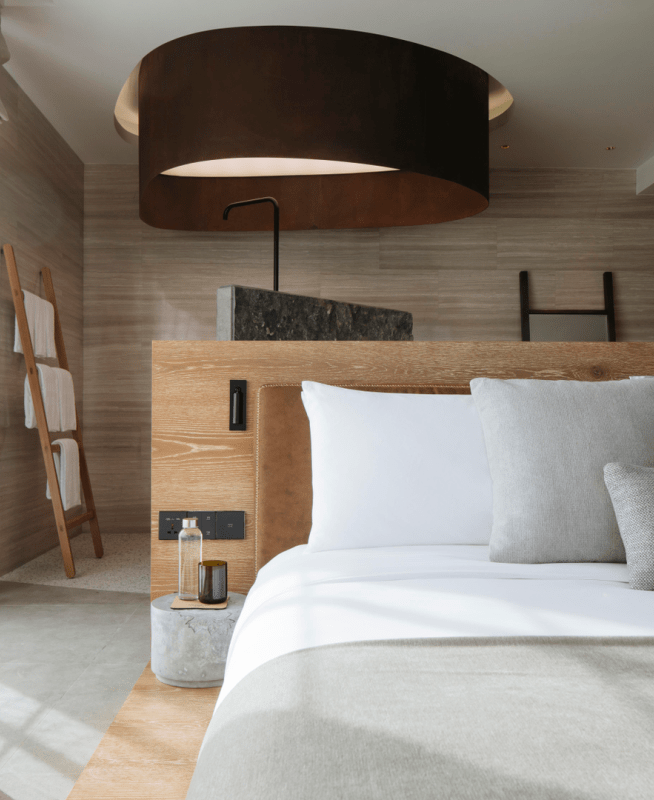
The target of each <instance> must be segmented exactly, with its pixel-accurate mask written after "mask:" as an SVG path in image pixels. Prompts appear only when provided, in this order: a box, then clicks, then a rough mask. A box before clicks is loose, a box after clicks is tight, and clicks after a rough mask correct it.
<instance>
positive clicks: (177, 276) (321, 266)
mask: <svg viewBox="0 0 654 800" xmlns="http://www.w3.org/2000/svg"><path fill="white" fill-rule="evenodd" d="M85 193H86V194H85V196H86V216H85V283H84V308H85V331H84V359H85V361H84V374H85V401H86V408H85V415H86V417H85V419H86V428H87V429H88V433H86V438H85V442H86V449H87V451H88V453H89V458H90V459H92V461H91V463H92V464H94V463H97V462H98V461H101V462H102V463H101V466H100V469H101V471H102V472H101V475H100V480H97V479H96V481H95V483H96V484H97V486H94V491H95V494H96V495H97V502H98V513H99V515H100V519H101V520H102V519H103V518H107V519H110V520H111V530H117V531H122V532H125V533H129V532H132V531H137V530H144V529H146V528H147V525H148V520H149V518H150V510H149V496H150V489H149V483H148V481H147V480H145V482H143V481H144V478H143V476H144V475H145V474H149V473H148V470H149V459H150V455H149V444H148V437H149V420H150V379H149V375H150V363H151V362H150V342H151V341H152V340H153V339H154V340H157V339H159V340H181V339H193V340H212V339H213V338H214V336H215V289H216V288H217V287H218V286H221V285H225V284H229V283H239V284H242V285H246V286H261V287H266V288H269V287H270V286H271V285H272V236H271V235H270V234H269V233H266V232H257V233H215V234H207V233H189V232H176V231H162V230H157V229H154V228H149V227H147V226H146V225H144V224H142V223H141V222H140V221H139V219H138V174H137V168H136V167H132V166H90V167H87V168H86V178H85ZM235 199H236V198H235ZM282 214H283V209H282ZM652 223H654V196H651V195H650V196H646V195H636V193H635V172H634V171H631V170H620V171H615V170H495V171H493V172H492V173H491V203H490V207H489V208H488V210H487V211H485V212H484V213H483V214H479V215H478V216H476V217H471V218H469V219H465V220H457V221H456V222H451V223H446V224H442V225H426V226H418V227H409V228H384V229H379V230H377V229H362V230H342V231H318V230H316V231H292V232H282V235H281V239H280V288H281V289H282V291H288V292H295V293H300V294H310V295H315V296H318V297H325V298H330V299H334V300H343V301H349V302H354V303H364V304H366V303H367V304H371V305H379V306H388V307H392V308H398V309H401V310H406V311H410V312H411V313H413V315H414V335H415V338H416V339H417V340H423V341H428V340H440V339H451V340H480V341H483V340H493V339H495V340H500V341H502V340H503V341H511V340H514V341H516V340H518V339H519V337H520V316H519V314H520V304H519V292H518V272H519V271H520V270H521V269H527V270H529V273H530V290H531V294H532V300H533V303H534V305H536V306H537V307H540V308H561V309H564V308H575V307H588V308H592V307H594V306H598V307H599V306H601V305H602V272H603V271H605V270H609V269H610V270H612V271H613V272H614V285H615V302H616V320H617V332H618V338H619V339H621V340H625V341H636V340H646V341H647V340H654V314H652V311H654V296H653V295H654V269H653V268H654V224H652ZM189 388H190V387H188V386H187V385H185V384H183V383H180V384H179V385H178V386H177V387H176V390H177V391H178V392H179V393H180V396H181V393H182V392H183V391H184V390H189ZM137 431H138V435H137Z"/></svg>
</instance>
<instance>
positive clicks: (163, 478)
mask: <svg viewBox="0 0 654 800" xmlns="http://www.w3.org/2000/svg"><path fill="white" fill-rule="evenodd" d="M152 360H153V364H152V368H153V378H152V381H153V382H152V520H151V522H152V581H151V586H152V596H153V597H159V596H161V595H163V594H168V593H169V592H174V591H176V590H177V543H176V542H175V541H174V540H173V541H160V540H159V539H158V514H159V511H160V510H243V511H245V518H246V528H245V536H246V538H245V540H234V541H205V542H204V545H203V548H204V549H203V554H204V557H205V558H223V559H225V560H226V561H228V563H229V582H230V589H232V590H233V591H239V592H245V591H247V590H248V589H249V588H250V586H251V585H252V583H253V581H254V577H255V570H256V551H255V505H256V504H255V491H256V480H255V476H256V436H257V428H258V424H257V423H258V413H259V408H258V396H259V389H260V388H261V387H262V386H265V385H268V384H299V383H300V382H301V381H302V380H315V381H321V382H323V383H331V384H336V385H357V386H360V387H361V386H362V385H368V386H369V387H370V388H373V387H377V388H379V387H381V386H382V385H385V386H387V387H389V389H392V388H393V387H396V386H400V385H403V386H405V387H407V386H412V387H415V388H417V387H419V386H423V387H433V386H438V385H443V384H462V383H467V382H469V381H470V380H471V379H472V378H474V377H491V378H529V377H532V378H541V379H551V380H556V379H563V380H565V379H568V380H569V379H576V380H615V379H620V378H628V377H629V376H630V375H654V343H645V342H619V343H614V342H610V343H604V342H603V343H594V342H593V343H585V342H583V343H558V342H153V359H152ZM234 379H240V380H247V382H248V396H247V430H245V431H229V381H230V380H234ZM295 392H296V393H297V392H298V390H297V389H295ZM297 397H298V398H299V394H298V395H297ZM302 413H304V412H302ZM297 419H298V425H300V424H301V421H302V417H301V416H299V415H298V417H297ZM304 420H305V423H304V424H305V425H306V417H304ZM258 544H259V547H258V548H257V549H258V550H259V565H260V564H261V563H263V560H264V559H265V558H266V557H267V556H266V552H272V550H271V549H270V548H269V546H268V544H267V543H266V542H264V541H259V542H258ZM267 548H268V550H267ZM272 549H274V547H273V548H272Z"/></svg>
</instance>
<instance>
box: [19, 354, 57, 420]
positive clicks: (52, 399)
mask: <svg viewBox="0 0 654 800" xmlns="http://www.w3.org/2000/svg"><path fill="white" fill-rule="evenodd" d="M36 369H37V371H38V373H39V383H40V385H41V397H43V405H44V406H45V418H46V420H47V423H48V430H49V431H60V430H61V428H60V427H59V426H60V425H61V404H60V402H59V381H58V379H57V373H56V371H55V368H54V367H48V366H46V365H45V364H37V365H36ZM24 404H25V427H26V428H36V414H35V413H34V403H33V402H32V392H31V391H30V384H29V380H28V376H27V375H26V376H25V400H24Z"/></svg>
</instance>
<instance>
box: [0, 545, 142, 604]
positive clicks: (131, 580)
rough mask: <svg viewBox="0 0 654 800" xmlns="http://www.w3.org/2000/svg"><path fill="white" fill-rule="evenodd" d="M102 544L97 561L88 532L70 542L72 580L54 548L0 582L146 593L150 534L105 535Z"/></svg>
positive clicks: (58, 550)
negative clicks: (100, 555) (101, 554)
mask: <svg viewBox="0 0 654 800" xmlns="http://www.w3.org/2000/svg"><path fill="white" fill-rule="evenodd" d="M102 544H103V546H104V556H103V557H102V558H96V557H95V555H94V553H93V541H92V539H91V534H90V533H82V534H81V535H80V536H77V537H75V538H74V539H73V540H72V541H71V548H72V550H73V557H74V559H75V570H76V574H75V577H74V578H67V577H66V575H65V573H64V564H63V561H62V558H61V550H60V549H59V546H57V547H55V548H54V549H53V550H50V551H49V552H47V553H44V554H43V555H42V556H39V557H38V558H35V559H34V560H33V561H29V562H28V563H27V564H23V566H22V567H18V569H15V570H13V572H9V573H7V574H6V575H2V576H1V577H0V580H3V581H18V582H19V583H37V584H42V585H46V586H68V587H70V588H73V589H101V590H104V591H112V592H139V593H145V594H149V592H150V534H149V533H138V534H119V533H113V534H111V533H109V534H106V533H105V534H103V535H102Z"/></svg>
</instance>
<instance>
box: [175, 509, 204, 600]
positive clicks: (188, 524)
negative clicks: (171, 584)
mask: <svg viewBox="0 0 654 800" xmlns="http://www.w3.org/2000/svg"><path fill="white" fill-rule="evenodd" d="M200 561H202V531H201V530H200V529H199V528H198V518H197V517H189V518H187V519H183V520H182V531H181V533H180V534H179V587H178V588H179V592H178V593H179V599H180V600H197V599H198V564H199V563H200Z"/></svg>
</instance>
